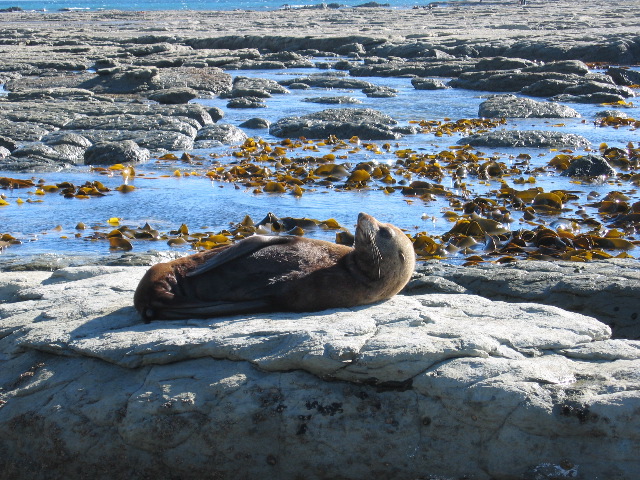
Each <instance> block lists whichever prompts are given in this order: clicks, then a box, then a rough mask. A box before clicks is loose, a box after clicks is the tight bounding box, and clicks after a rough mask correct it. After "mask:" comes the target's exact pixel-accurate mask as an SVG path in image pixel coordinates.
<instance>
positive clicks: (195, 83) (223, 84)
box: [149, 65, 231, 94]
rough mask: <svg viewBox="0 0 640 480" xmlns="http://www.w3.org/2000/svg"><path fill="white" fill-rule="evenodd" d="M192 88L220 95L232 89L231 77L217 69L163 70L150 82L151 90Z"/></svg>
mask: <svg viewBox="0 0 640 480" xmlns="http://www.w3.org/2000/svg"><path fill="white" fill-rule="evenodd" d="M169 88H191V89H193V90H195V91H196V92H202V93H203V94H218V93H221V92H226V91H228V90H230V89H231V75H229V74H228V73H225V72H224V71H222V70H221V69H220V68H217V67H209V66H207V67H190V66H186V65H185V66H183V67H177V68H161V69H160V73H159V74H158V75H157V76H156V77H154V78H152V79H151V80H150V81H149V89H153V90H164V89H169Z"/></svg>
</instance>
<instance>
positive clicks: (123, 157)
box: [84, 140, 151, 165]
mask: <svg viewBox="0 0 640 480" xmlns="http://www.w3.org/2000/svg"><path fill="white" fill-rule="evenodd" d="M150 158H151V154H150V153H149V150H147V149H146V148H140V147H139V146H138V144H137V143H136V142H134V141H133V140H123V141H121V142H104V143H97V144H95V145H93V146H91V147H89V148H88V149H87V150H86V152H85V153H84V163H85V164H87V165H114V164H116V163H141V162H146V161H148V160H149V159H150Z"/></svg>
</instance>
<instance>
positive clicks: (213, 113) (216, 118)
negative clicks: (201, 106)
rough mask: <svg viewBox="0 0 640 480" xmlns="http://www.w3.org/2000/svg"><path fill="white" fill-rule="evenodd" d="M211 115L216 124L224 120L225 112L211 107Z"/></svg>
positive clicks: (209, 110)
mask: <svg viewBox="0 0 640 480" xmlns="http://www.w3.org/2000/svg"><path fill="white" fill-rule="evenodd" d="M207 111H208V112H209V115H210V116H211V120H212V121H213V122H214V123H215V122H217V121H219V120H222V118H223V117H224V111H223V110H222V109H221V108H218V107H210V108H209V109H208V110H207Z"/></svg>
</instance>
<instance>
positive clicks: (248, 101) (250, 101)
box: [227, 97, 267, 108]
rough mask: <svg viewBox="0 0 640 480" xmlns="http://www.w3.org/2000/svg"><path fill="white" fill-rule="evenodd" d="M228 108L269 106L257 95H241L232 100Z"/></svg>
mask: <svg viewBox="0 0 640 480" xmlns="http://www.w3.org/2000/svg"><path fill="white" fill-rule="evenodd" d="M227 108H267V105H266V104H265V103H263V102H262V100H261V99H260V98H257V97H241V98H234V99H232V100H230V101H229V102H228V103H227Z"/></svg>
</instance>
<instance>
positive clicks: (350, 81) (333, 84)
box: [280, 72, 375, 90]
mask: <svg viewBox="0 0 640 480" xmlns="http://www.w3.org/2000/svg"><path fill="white" fill-rule="evenodd" d="M280 83H281V84H282V85H289V84H291V83H305V84H307V85H309V86H310V87H320V88H344V89H358V90H361V89H363V88H371V87H374V86H375V85H373V84H372V83H371V82H366V81H364V80H357V79H355V78H347V77H345V76H344V74H342V75H341V74H339V73H338V72H336V73H334V74H333V75H329V74H319V75H309V76H308V77H302V78H294V79H291V80H286V81H283V82H280Z"/></svg>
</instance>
